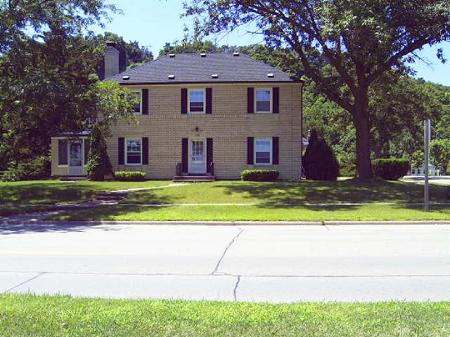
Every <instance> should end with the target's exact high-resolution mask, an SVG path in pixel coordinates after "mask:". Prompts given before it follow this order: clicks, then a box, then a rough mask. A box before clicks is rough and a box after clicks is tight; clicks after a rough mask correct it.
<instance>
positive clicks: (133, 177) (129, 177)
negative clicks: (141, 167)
mask: <svg viewBox="0 0 450 337" xmlns="http://www.w3.org/2000/svg"><path fill="white" fill-rule="evenodd" d="M114 178H115V180H118V181H144V180H145V172H141V171H116V172H114Z"/></svg>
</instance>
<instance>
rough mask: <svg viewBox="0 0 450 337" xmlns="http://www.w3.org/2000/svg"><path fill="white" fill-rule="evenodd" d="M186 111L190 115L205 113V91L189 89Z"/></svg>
mask: <svg viewBox="0 0 450 337" xmlns="http://www.w3.org/2000/svg"><path fill="white" fill-rule="evenodd" d="M188 109H189V113H191V114H204V113H205V112H206V90H205V89H189V91H188Z"/></svg>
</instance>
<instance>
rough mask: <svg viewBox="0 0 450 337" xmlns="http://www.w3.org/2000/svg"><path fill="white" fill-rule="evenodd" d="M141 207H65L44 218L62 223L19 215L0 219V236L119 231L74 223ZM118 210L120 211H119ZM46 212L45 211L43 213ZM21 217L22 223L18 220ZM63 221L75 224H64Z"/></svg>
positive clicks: (154, 199)
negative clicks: (32, 219) (94, 230)
mask: <svg viewBox="0 0 450 337" xmlns="http://www.w3.org/2000/svg"><path fill="white" fill-rule="evenodd" d="M146 194H147V196H149V198H150V199H151V200H152V202H153V203H155V204H170V203H173V200H172V199H171V198H170V197H163V196H157V195H155V194H154V193H153V192H149V191H146ZM142 208H143V207H136V206H125V205H120V204H117V205H110V206H107V205H98V206H92V207H91V206H79V207H75V206H65V207H62V210H61V208H60V212H61V213H55V211H54V210H53V211H48V214H47V215H45V213H44V217H43V218H46V217H50V219H51V218H52V217H55V216H57V217H58V218H59V216H58V215H59V214H61V215H62V217H61V220H62V221H52V220H50V221H47V220H45V221H39V220H37V221H30V219H28V220H27V219H26V218H27V215H26V214H24V215H19V216H18V218H16V219H14V217H13V220H8V219H3V220H2V219H0V235H5V234H25V233H31V232H63V233H64V232H67V233H68V232H83V231H85V230H88V229H92V228H99V229H102V230H120V227H108V226H104V225H102V224H96V223H93V224H88V223H80V222H78V223H77V222H76V220H78V219H83V220H95V219H98V218H99V217H100V218H101V219H105V220H108V219H109V217H108V216H114V215H116V213H117V215H120V214H126V213H129V212H133V211H136V210H137V209H142ZM119 210H120V211H119ZM44 212H46V211H44ZM71 214H76V216H75V217H74V218H72V217H71ZM21 217H23V219H24V220H23V221H21V220H20V218H21ZM64 220H67V221H72V220H75V222H71V223H69V222H67V221H66V222H64Z"/></svg>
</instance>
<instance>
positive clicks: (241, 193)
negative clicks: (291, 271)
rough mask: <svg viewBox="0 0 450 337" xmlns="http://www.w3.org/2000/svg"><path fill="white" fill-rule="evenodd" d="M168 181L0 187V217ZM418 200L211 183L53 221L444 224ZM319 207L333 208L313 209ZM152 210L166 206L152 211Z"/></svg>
mask: <svg viewBox="0 0 450 337" xmlns="http://www.w3.org/2000/svg"><path fill="white" fill-rule="evenodd" d="M170 183H171V182H170V181H146V182H134V183H132V182H90V181H81V182H61V181H56V180H50V181H31V182H27V181H25V182H16V183H0V205H1V206H0V215H8V214H11V213H18V212H23V211H30V210H39V209H46V208H49V207H51V206H52V205H54V204H55V203H74V202H77V203H78V202H84V201H88V200H91V199H93V198H94V197H95V195H96V194H97V193H99V192H104V191H110V190H118V189H127V188H136V187H157V186H164V185H168V184H170ZM447 189H448V187H446V186H431V199H432V201H434V202H441V203H442V202H444V203H450V200H449V199H448V197H447ZM422 198H423V186H421V185H419V184H414V183H405V182H387V181H383V180H380V179H373V180H371V181H369V182H360V181H358V180H352V179H350V180H342V181H337V182H314V181H300V182H298V181H296V182H294V181H291V182H287V181H281V182H268V183H260V182H243V181H216V182H213V183H196V184H185V185H182V186H178V187H171V188H161V189H155V190H148V191H138V192H132V193H129V195H128V197H127V198H126V199H125V200H124V201H123V202H122V203H123V204H122V205H117V206H103V207H99V208H95V209H91V210H87V211H79V212H70V213H66V214H64V213H63V214H60V215H57V216H56V217H55V218H56V219H64V220H199V221H202V220H212V221H213V220H228V221H233V220H236V221H238V220H242V221H245V220H292V221H295V220H305V221H324V220H450V204H446V205H434V206H433V207H432V212H429V213H427V212H423V211H422V210H421V209H422V207H421V205H417V204H414V203H420V202H422ZM324 203H325V204H326V203H331V204H333V205H317V204H324ZM342 203H344V204H342ZM345 203H364V204H363V205H351V204H350V205H348V204H345ZM380 203H392V204H388V205H383V204H380ZM159 204H168V205H170V206H168V207H155V206H154V205H159ZM174 204H175V205H174ZM179 204H181V205H179ZM186 204H190V205H186ZM192 204H193V205H192ZM152 205H153V206H152Z"/></svg>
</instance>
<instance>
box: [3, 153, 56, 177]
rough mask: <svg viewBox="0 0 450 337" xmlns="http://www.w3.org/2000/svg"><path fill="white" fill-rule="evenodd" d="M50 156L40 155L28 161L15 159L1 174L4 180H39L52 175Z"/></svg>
mask: <svg viewBox="0 0 450 337" xmlns="http://www.w3.org/2000/svg"><path fill="white" fill-rule="evenodd" d="M50 170H51V163H50V157H49V156H38V157H35V158H33V159H31V160H29V161H27V162H17V161H13V162H11V163H10V165H9V166H8V169H7V170H6V171H5V172H4V173H3V175H2V176H1V178H2V179H1V180H2V181H18V180H37V179H46V178H48V177H50Z"/></svg>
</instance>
